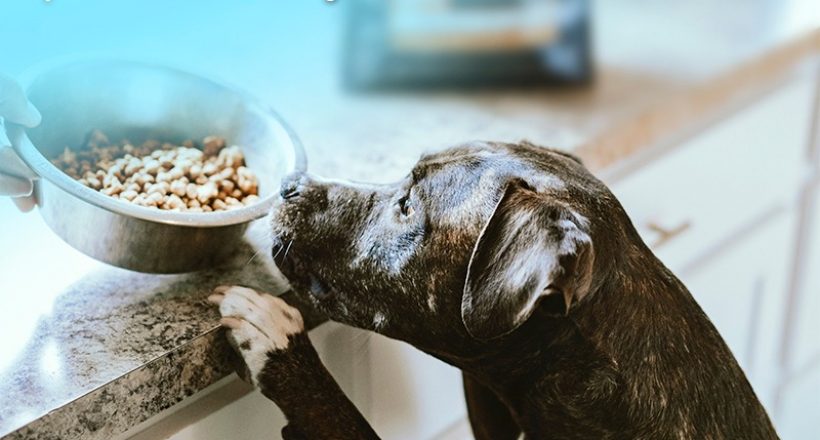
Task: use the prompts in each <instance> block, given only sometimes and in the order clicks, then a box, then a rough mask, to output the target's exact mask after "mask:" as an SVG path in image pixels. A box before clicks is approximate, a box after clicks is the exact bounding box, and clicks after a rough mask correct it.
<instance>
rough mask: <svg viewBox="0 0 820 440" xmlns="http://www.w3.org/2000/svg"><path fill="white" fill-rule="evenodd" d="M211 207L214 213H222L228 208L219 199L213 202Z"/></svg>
mask: <svg viewBox="0 0 820 440" xmlns="http://www.w3.org/2000/svg"><path fill="white" fill-rule="evenodd" d="M211 205H212V206H213V207H214V211H222V210H224V209H225V208H227V207H228V205H227V204H226V203H225V202H223V201H222V200H220V199H216V200H214V202H213V203H212V204H211Z"/></svg>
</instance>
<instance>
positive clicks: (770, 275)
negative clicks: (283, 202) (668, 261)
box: [682, 214, 796, 414]
mask: <svg viewBox="0 0 820 440" xmlns="http://www.w3.org/2000/svg"><path fill="white" fill-rule="evenodd" d="M795 225H796V221H795V217H794V216H793V215H786V214H781V215H780V216H778V217H777V218H775V219H772V221H770V222H769V223H767V224H766V225H764V226H762V227H761V228H759V229H758V230H756V231H754V232H753V233H751V235H750V236H748V237H746V238H744V239H743V240H740V241H739V242H738V243H737V244H735V245H734V246H732V247H731V248H728V249H725V250H723V251H722V252H721V253H720V254H719V255H716V256H715V257H714V259H713V260H711V261H710V262H709V264H708V265H705V266H703V267H702V268H701V269H700V270H697V271H695V272H694V273H692V274H689V275H687V276H684V277H683V278H682V281H683V282H684V284H686V286H687V287H688V288H689V291H690V292H691V293H692V295H693V296H694V297H695V299H696V300H697V302H698V304H700V306H701V307H702V308H703V310H704V311H705V312H706V314H707V315H708V316H709V319H710V320H711V321H712V323H713V324H714V325H715V327H717V329H718V331H719V332H720V334H721V336H723V339H724V340H725V341H726V343H727V344H728V345H729V348H730V349H731V350H732V353H733V354H734V355H735V358H737V360H738V362H739V363H740V366H741V368H743V371H744V372H745V373H746V377H748V379H749V381H750V382H751V384H752V387H753V388H754V389H755V392H756V393H757V395H758V398H760V400H761V402H763V405H764V406H765V407H766V408H767V410H768V411H769V413H770V414H771V413H772V411H773V409H774V398H775V396H776V390H777V386H778V384H779V373H780V368H779V363H778V355H779V348H780V341H781V339H780V338H781V336H782V330H783V324H784V323H783V319H784V312H785V308H786V301H787V299H788V295H787V293H788V292H787V290H788V285H789V284H788V275H789V274H790V273H791V272H790V270H789V269H790V263H791V259H790V257H791V249H792V244H793V243H794V239H793V237H794V232H795V229H796V228H795Z"/></svg>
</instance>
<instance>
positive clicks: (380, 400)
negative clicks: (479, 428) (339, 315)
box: [367, 335, 467, 440]
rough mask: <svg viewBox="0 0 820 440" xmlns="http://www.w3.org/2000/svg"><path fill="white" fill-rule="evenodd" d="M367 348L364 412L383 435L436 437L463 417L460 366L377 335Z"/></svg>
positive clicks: (464, 409) (408, 438)
mask: <svg viewBox="0 0 820 440" xmlns="http://www.w3.org/2000/svg"><path fill="white" fill-rule="evenodd" d="M369 350H370V352H369V358H370V368H369V371H370V379H371V382H370V383H371V385H370V386H371V393H372V394H371V396H372V397H371V402H370V403H371V407H370V411H369V414H367V416H368V419H369V420H370V421H371V423H372V424H373V428H374V429H376V432H378V433H379V435H381V436H382V438H386V439H387V438H389V439H399V440H402V439H407V440H411V439H412V440H418V439H421V440H424V439H431V438H436V437H437V436H438V435H439V434H441V433H442V432H444V431H445V430H447V429H448V428H450V427H451V426H452V425H454V424H456V423H458V422H459V421H460V420H462V419H464V417H466V416H467V409H466V406H465V403H464V392H463V389H462V383H461V371H460V370H458V369H456V368H454V367H451V366H449V365H447V364H445V363H443V362H441V361H439V360H438V359H435V358H433V357H431V356H428V355H427V354H425V353H422V352H420V351H418V350H416V349H415V348H413V347H411V346H410V345H408V344H405V343H403V342H398V341H394V340H391V339H387V338H385V337H383V336H379V335H373V336H372V337H371V341H370V347H369Z"/></svg>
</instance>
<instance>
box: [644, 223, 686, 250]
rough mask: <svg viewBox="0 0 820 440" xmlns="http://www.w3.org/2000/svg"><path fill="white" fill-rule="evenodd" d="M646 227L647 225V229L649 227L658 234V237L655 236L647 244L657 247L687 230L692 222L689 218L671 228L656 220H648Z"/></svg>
mask: <svg viewBox="0 0 820 440" xmlns="http://www.w3.org/2000/svg"><path fill="white" fill-rule="evenodd" d="M646 227H647V229H649V230H650V231H652V232H654V233H656V234H657V235H658V238H656V239H655V240H654V241H653V242H652V243H651V244H650V245H649V247H651V248H658V247H660V246H663V245H664V244H666V243H667V242H669V241H670V240H672V239H673V238H675V237H677V236H679V235H681V234H683V233H684V232H686V231H687V230H689V228H691V227H692V222H691V221H690V220H684V221H683V222H681V223H680V224H679V225H677V226H675V227H673V228H665V227H663V226H661V225H660V224H658V223H657V222H654V221H650V222H647V223H646Z"/></svg>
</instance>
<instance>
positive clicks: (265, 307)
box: [208, 286, 305, 385]
mask: <svg viewBox="0 0 820 440" xmlns="http://www.w3.org/2000/svg"><path fill="white" fill-rule="evenodd" d="M208 300H209V301H210V302H212V303H214V304H217V305H219V312H220V313H221V314H222V319H221V320H220V323H221V324H222V325H223V326H224V327H227V328H228V338H229V340H230V341H231V344H232V345H233V346H234V348H235V349H236V350H237V351H238V352H239V354H241V355H242V358H243V359H244V360H245V364H246V365H247V367H248V370H249V372H250V378H251V380H252V381H253V383H254V385H259V383H258V380H259V379H258V378H259V373H260V372H261V371H262V369H263V368H264V367H265V363H266V362H267V360H268V357H269V355H270V354H274V353H279V352H284V351H287V350H288V345H289V343H290V342H289V337H290V336H291V335H295V334H298V333H301V332H304V330H305V325H304V322H303V320H302V314H301V313H299V311H298V310H296V309H295V308H293V307H291V306H289V305H288V304H287V303H286V302H285V301H283V300H282V299H280V298H277V297H275V296H272V295H268V294H260V293H258V292H257V291H255V290H253V289H249V288H247V287H241V286H220V287H217V288H216V289H214V293H213V294H212V295H211V296H209V297H208Z"/></svg>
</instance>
